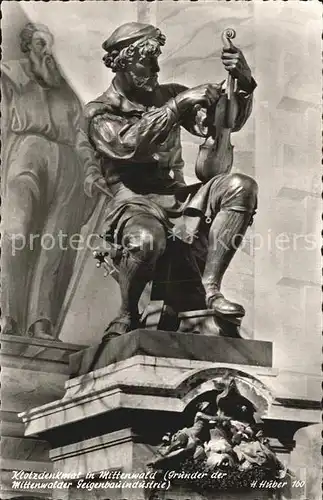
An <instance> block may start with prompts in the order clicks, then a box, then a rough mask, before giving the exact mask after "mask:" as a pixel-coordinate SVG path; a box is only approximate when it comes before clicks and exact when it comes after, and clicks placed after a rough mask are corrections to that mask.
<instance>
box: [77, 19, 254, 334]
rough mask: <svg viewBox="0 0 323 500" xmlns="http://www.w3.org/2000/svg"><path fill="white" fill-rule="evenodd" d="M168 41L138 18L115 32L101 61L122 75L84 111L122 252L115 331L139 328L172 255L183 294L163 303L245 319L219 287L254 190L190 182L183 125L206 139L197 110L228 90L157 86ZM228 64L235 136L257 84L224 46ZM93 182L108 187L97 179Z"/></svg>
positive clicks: (241, 183)
mask: <svg viewBox="0 0 323 500" xmlns="http://www.w3.org/2000/svg"><path fill="white" fill-rule="evenodd" d="M164 44H165V36H163V35H162V34H161V32H160V30H159V29H157V28H156V27H154V26H152V25H148V24H140V23H135V22H133V23H127V24H124V25H122V26H120V27H119V28H118V29H116V30H115V31H114V32H113V33H112V35H111V36H110V37H109V38H108V39H107V40H106V41H105V42H104V43H103V49H104V50H105V51H106V54H105V56H104V58H103V60H104V63H105V65H106V66H107V67H108V68H110V69H111V70H112V71H113V72H114V73H115V77H114V79H113V81H112V83H111V85H110V87H109V88H108V89H107V90H106V92H104V93H103V94H102V95H101V96H99V97H98V98H97V99H95V100H94V101H92V102H90V103H89V104H87V106H86V110H85V112H86V118H87V132H88V136H89V139H90V142H91V143H92V145H93V146H94V148H95V149H96V152H97V154H98V156H99V158H100V161H101V169H102V173H103V176H104V182H105V189H106V186H107V187H108V189H109V191H110V192H111V193H112V201H111V203H110V207H109V213H108V215H107V218H106V221H105V227H104V233H103V236H104V238H105V239H106V240H108V241H110V242H114V244H116V245H117V246H119V248H120V247H121V248H122V252H121V253H119V254H118V255H119V256H118V258H117V259H116V261H115V262H116V265H117V267H118V269H119V284H120V289H121V298H122V304H121V309H120V311H119V313H118V315H117V317H116V318H115V319H114V320H113V321H112V322H111V323H110V325H109V326H108V328H107V333H108V334H109V335H110V334H123V333H126V332H128V331H130V330H132V329H134V328H137V327H138V326H139V325H140V317H139V313H138V302H139V299H140V296H141V294H142V291H143V289H144V287H145V285H146V284H147V283H148V282H149V281H151V280H152V279H153V278H154V277H155V276H156V269H158V266H159V263H160V262H161V261H162V260H163V259H164V260H165V255H167V259H168V261H169V262H172V264H173V270H174V272H175V274H176V273H177V278H176V279H177V283H179V282H180V283H181V285H180V287H179V288H177V293H173V294H172V293H170V294H169V296H168V297H167V299H165V300H166V301H167V303H168V305H170V306H171V307H172V308H173V309H174V310H175V312H179V311H183V310H194V309H203V308H204V309H206V308H207V309H211V310H213V311H214V312H215V314H217V315H218V316H220V317H222V318H224V319H225V318H242V317H243V315H244V314H245V311H244V309H243V307H242V306H241V305H239V304H236V303H233V302H231V301H230V300H228V299H227V298H225V297H224V296H223V294H222V293H221V290H220V289H221V282H222V278H223V275H224V273H225V271H226V269H227V267H228V265H229V264H230V261H231V259H232V257H233V256H234V253H235V251H236V249H237V247H238V245H239V243H240V242H241V239H242V237H243V235H244V233H245V231H246V230H247V227H248V225H249V224H250V223H251V220H252V217H253V214H254V211H255V207H256V196H257V184H256V182H255V181H254V180H253V179H251V178H250V177H248V176H246V175H242V174H237V173H235V174H221V175H217V176H215V177H214V178H212V179H211V180H210V181H208V182H206V183H204V184H202V183H201V182H199V183H195V184H193V185H189V186H186V185H185V182H184V176H183V165H184V163H183V160H182V155H181V143H180V127H181V126H182V127H184V128H185V129H187V130H188V131H189V132H191V133H192V134H194V135H197V136H200V137H205V134H206V130H205V127H203V126H201V121H200V119H199V117H198V113H199V110H201V108H204V109H205V110H208V108H209V107H210V106H213V107H214V106H215V105H216V103H217V101H218V100H219V97H220V95H221V93H222V85H221V84H210V83H207V84H202V85H199V86H197V87H194V88H191V89H188V88H186V87H185V86H183V85H180V84H173V83H172V84H164V85H162V84H160V83H159V81H158V73H159V65H158V57H159V55H160V53H161V47H162V46H163V45H164ZM222 62H223V65H224V67H225V69H226V70H227V71H228V72H229V73H231V74H232V76H234V78H236V80H237V88H236V91H235V97H236V99H237V102H238V113H237V117H236V120H235V124H234V129H233V131H238V130H240V129H241V127H243V125H244V124H245V122H246V120H247V119H248V117H249V115H250V113H251V107H252V93H253V90H254V89H255V87H256V83H255V81H254V79H253V78H252V76H251V71H250V68H249V66H248V64H247V62H246V60H245V58H244V56H243V54H242V52H241V50H239V49H237V48H236V47H234V46H233V45H232V46H231V49H228V50H223V53H222ZM95 178H96V183H98V182H99V183H100V182H101V183H103V179H102V178H101V180H99V175H97V176H95ZM170 234H172V235H174V234H176V237H175V238H173V239H171V238H169V235H170ZM192 234H193V235H194V237H193V238H192V237H191V236H192ZM172 240H173V241H172ZM178 274H180V277H178ZM176 279H175V281H176ZM167 280H168V277H166V276H164V281H167ZM170 281H172V280H171V279H170ZM173 291H174V288H173ZM164 298H165V297H164Z"/></svg>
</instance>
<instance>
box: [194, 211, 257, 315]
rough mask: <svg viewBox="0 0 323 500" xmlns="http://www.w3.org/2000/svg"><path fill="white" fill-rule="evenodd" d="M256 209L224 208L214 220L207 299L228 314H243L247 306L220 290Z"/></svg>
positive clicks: (207, 266) (211, 306) (206, 278)
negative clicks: (226, 296) (237, 209)
mask: <svg viewBox="0 0 323 500" xmlns="http://www.w3.org/2000/svg"><path fill="white" fill-rule="evenodd" d="M251 218H252V212H249V211H244V212H242V211H241V212H238V211H235V210H221V211H220V212H219V213H218V214H217V216H216V217H215V219H214V221H213V222H212V225H211V228H210V233H209V250H208V254H207V258H206V263H205V269H204V274H203V285H204V288H205V292H206V303H207V307H208V308H209V309H213V310H214V311H216V313H217V314H218V315H219V316H221V317H224V318H227V319H229V318H230V317H231V318H242V317H243V316H244V315H245V310H244V308H243V307H242V306H241V305H240V304H237V303H235V302H231V301H230V300H228V299H227V298H225V297H224V295H223V294H222V293H221V291H220V287H221V282H222V278H223V276H224V273H225V271H226V270H227V268H228V266H229V264H230V262H231V260H232V258H233V256H234V254H235V252H236V250H237V248H238V247H239V245H240V243H241V241H242V238H243V236H244V234H245V232H246V230H247V228H248V226H249V224H250V221H251Z"/></svg>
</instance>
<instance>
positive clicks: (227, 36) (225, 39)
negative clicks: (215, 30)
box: [221, 28, 237, 49]
mask: <svg viewBox="0 0 323 500" xmlns="http://www.w3.org/2000/svg"><path fill="white" fill-rule="evenodd" d="M236 34H237V33H236V31H235V30H234V29H233V28H227V29H226V30H224V31H223V33H222V35H221V38H222V43H223V47H224V48H225V49H230V47H231V42H230V40H233V39H234V38H235V37H236Z"/></svg>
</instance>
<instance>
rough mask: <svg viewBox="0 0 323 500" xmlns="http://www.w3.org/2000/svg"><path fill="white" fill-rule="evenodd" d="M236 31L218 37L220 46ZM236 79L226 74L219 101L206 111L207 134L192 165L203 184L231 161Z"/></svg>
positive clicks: (225, 169)
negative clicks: (220, 42) (223, 89)
mask: <svg viewBox="0 0 323 500" xmlns="http://www.w3.org/2000/svg"><path fill="white" fill-rule="evenodd" d="M235 36H236V32H235V30H233V29H231V28H228V29H226V30H224V31H223V33H222V35H221V38H222V42H223V47H224V48H226V49H230V48H231V47H232V43H231V40H232V39H233V38H235ZM235 85H236V82H235V79H234V78H233V77H232V76H231V75H230V74H228V76H227V79H226V89H225V92H223V93H222V94H221V96H220V98H219V100H218V101H217V102H216V103H215V104H214V106H211V107H210V108H209V110H208V112H207V116H206V125H207V129H208V132H207V137H206V139H205V142H204V143H203V144H202V145H201V146H200V148H199V153H198V156H197V160H196V165H195V174H196V177H197V178H198V179H199V180H200V181H202V182H203V183H205V182H207V181H209V180H210V179H212V178H213V177H215V176H216V175H219V174H227V173H229V172H230V170H231V168H232V164H233V146H232V144H231V132H232V129H233V127H234V124H235V120H236V117H237V114H238V103H237V101H236V97H235V93H234V92H235Z"/></svg>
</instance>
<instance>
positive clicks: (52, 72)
mask: <svg viewBox="0 0 323 500" xmlns="http://www.w3.org/2000/svg"><path fill="white" fill-rule="evenodd" d="M52 48H53V37H52V35H51V34H50V33H46V32H42V31H35V33H34V34H33V37H32V40H31V43H30V45H29V49H30V52H29V59H30V61H31V65H32V70H33V72H34V74H35V75H36V76H37V77H38V78H39V79H40V80H41V81H42V82H44V83H45V84H46V85H48V86H49V87H59V86H60V85H61V83H62V76H61V74H60V71H59V69H58V67H57V64H56V61H55V59H54V56H53V54H52Z"/></svg>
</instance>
